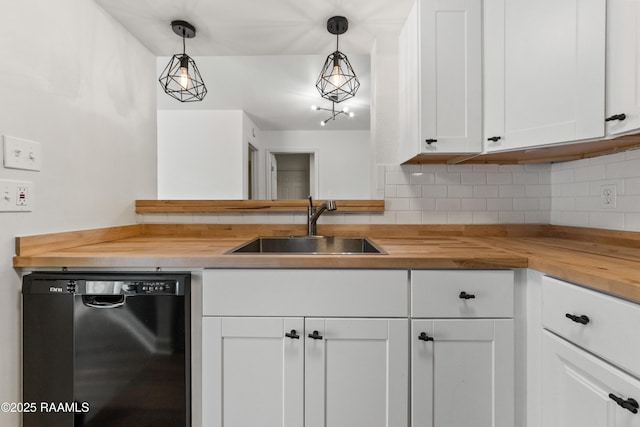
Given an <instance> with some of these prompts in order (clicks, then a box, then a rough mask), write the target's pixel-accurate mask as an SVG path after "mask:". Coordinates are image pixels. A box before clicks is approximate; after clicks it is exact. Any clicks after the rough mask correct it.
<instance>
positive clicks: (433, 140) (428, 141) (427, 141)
mask: <svg viewBox="0 0 640 427" xmlns="http://www.w3.org/2000/svg"><path fill="white" fill-rule="evenodd" d="M424 142H426V143H427V144H429V145H431V144H433V143H434V142H438V140H437V139H425V140H424Z"/></svg>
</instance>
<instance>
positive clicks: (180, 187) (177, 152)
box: [158, 110, 247, 199]
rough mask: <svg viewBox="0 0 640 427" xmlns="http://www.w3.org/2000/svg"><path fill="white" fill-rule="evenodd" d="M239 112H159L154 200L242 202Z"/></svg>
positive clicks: (241, 145)
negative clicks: (155, 195)
mask: <svg viewBox="0 0 640 427" xmlns="http://www.w3.org/2000/svg"><path fill="white" fill-rule="evenodd" d="M246 150H247V147H246V143H243V112H242V111H239V110H234V111H223V110H217V111H213V110H158V198H160V199H242V198H243V196H244V193H243V192H244V188H243V184H244V181H245V173H243V171H245V170H246V164H245V163H246V162H245V161H244V160H243V159H244V158H243V151H246Z"/></svg>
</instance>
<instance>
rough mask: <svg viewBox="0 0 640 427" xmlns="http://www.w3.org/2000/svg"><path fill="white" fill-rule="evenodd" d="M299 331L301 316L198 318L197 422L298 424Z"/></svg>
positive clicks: (214, 426) (229, 426)
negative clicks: (199, 393) (199, 417)
mask: <svg viewBox="0 0 640 427" xmlns="http://www.w3.org/2000/svg"><path fill="white" fill-rule="evenodd" d="M294 330H295V332H294ZM303 330H304V321H303V319H302V318H250V317H249V318H233V317H228V318H227V317H223V318H220V317H204V318H203V320H202V335H203V337H202V376H203V378H202V384H203V386H202V407H203V415H202V420H203V425H205V426H207V427H247V426H261V427H301V426H302V425H303V375H304V368H303V360H304V359H303V358H304V335H303ZM287 333H288V334H290V335H293V333H295V335H298V336H299V338H298V339H295V338H290V337H287V336H285V334H287Z"/></svg>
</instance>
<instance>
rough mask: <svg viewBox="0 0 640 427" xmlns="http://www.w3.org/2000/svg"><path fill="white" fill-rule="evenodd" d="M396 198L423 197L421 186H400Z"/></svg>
mask: <svg viewBox="0 0 640 427" xmlns="http://www.w3.org/2000/svg"><path fill="white" fill-rule="evenodd" d="M396 191H397V193H396V197H422V186H421V185H398V186H397V188H396Z"/></svg>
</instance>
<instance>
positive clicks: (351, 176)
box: [260, 130, 373, 199]
mask: <svg viewBox="0 0 640 427" xmlns="http://www.w3.org/2000/svg"><path fill="white" fill-rule="evenodd" d="M260 135H261V139H260V141H261V142H260V143H261V146H262V148H263V149H264V150H265V151H267V150H272V151H278V150H282V151H283V152H286V151H298V152H300V151H309V152H312V151H315V152H317V155H318V161H317V163H318V165H319V170H318V177H319V183H318V196H317V197H318V198H320V199H367V198H372V197H373V195H372V189H371V181H372V166H371V165H372V161H371V146H370V132H369V131H337V130H336V131H332V130H321V131H263V132H261V134H260ZM265 162H266V160H265Z"/></svg>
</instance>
